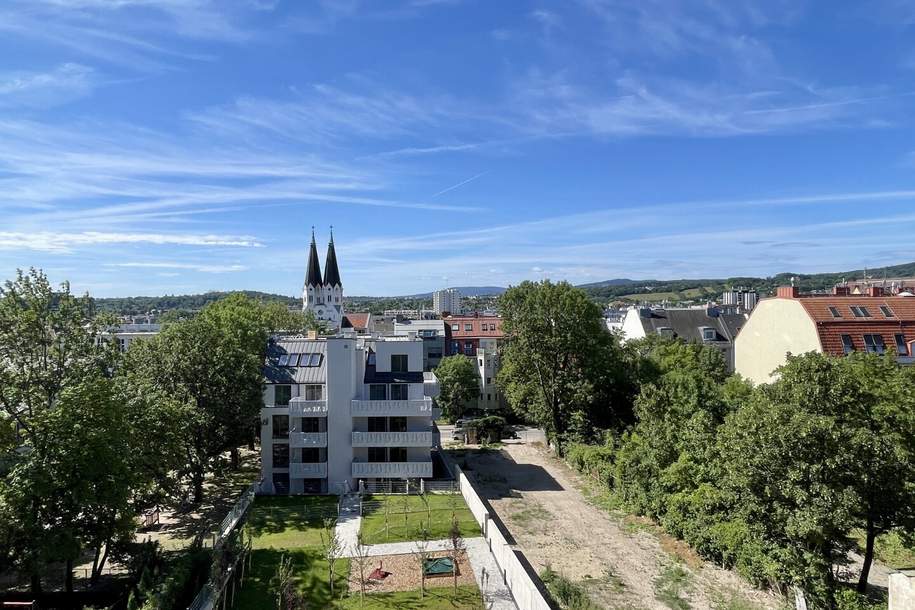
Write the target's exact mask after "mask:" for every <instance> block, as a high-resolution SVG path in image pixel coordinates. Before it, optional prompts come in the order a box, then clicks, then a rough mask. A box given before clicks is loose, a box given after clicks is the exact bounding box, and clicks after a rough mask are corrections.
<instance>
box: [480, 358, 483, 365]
mask: <svg viewBox="0 0 915 610" xmlns="http://www.w3.org/2000/svg"><path fill="white" fill-rule="evenodd" d="M480 366H483V359H482V358H480Z"/></svg>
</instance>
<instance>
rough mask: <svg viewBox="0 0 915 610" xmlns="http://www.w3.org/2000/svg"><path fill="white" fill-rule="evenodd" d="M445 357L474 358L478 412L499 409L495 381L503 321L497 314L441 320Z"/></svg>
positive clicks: (500, 401) (501, 401) (500, 398)
mask: <svg viewBox="0 0 915 610" xmlns="http://www.w3.org/2000/svg"><path fill="white" fill-rule="evenodd" d="M444 322H445V325H446V326H445V332H446V354H447V355H449V356H451V355H454V354H463V355H464V356H467V357H469V358H472V359H473V362H474V365H475V367H476V370H477V374H478V375H479V378H480V397H479V400H478V403H477V407H478V408H479V409H481V410H484V411H488V410H496V409H501V408H502V407H503V406H504V405H505V399H504V397H503V396H502V392H501V391H500V390H499V388H498V386H497V384H496V382H495V380H496V375H497V374H498V372H499V342H500V341H501V340H502V338H503V334H502V318H500V317H499V316H496V315H480V314H474V315H467V316H448V317H446V318H445V319H444Z"/></svg>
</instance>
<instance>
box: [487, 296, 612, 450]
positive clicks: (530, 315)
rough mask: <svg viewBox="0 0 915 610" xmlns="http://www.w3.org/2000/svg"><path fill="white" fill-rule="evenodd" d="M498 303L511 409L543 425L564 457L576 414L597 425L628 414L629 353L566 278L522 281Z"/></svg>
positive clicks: (503, 383) (502, 379)
mask: <svg viewBox="0 0 915 610" xmlns="http://www.w3.org/2000/svg"><path fill="white" fill-rule="evenodd" d="M499 308H500V311H501V313H502V329H503V331H504V333H505V341H504V343H503V347H502V354H501V360H502V367H501V370H500V372H499V375H498V383H499V385H500V387H501V388H502V390H503V392H504V393H505V395H506V397H507V398H508V402H509V404H510V405H511V407H512V409H513V410H515V412H517V413H518V414H520V415H523V416H525V417H527V418H528V419H530V420H531V421H533V422H535V423H536V424H537V425H539V426H541V427H543V429H544V430H545V432H546V434H547V437H548V438H549V439H550V441H551V442H552V443H554V444H555V446H556V449H557V451H558V452H559V453H560V455H562V454H563V453H564V451H565V443H566V442H567V440H568V439H567V432H568V430H569V422H570V421H571V420H572V417H573V415H574V414H575V413H579V414H581V416H583V419H584V420H585V421H586V422H587V424H588V425H589V426H591V427H598V428H605V427H609V426H610V425H611V424H613V423H614V422H619V421H620V420H624V419H628V416H629V414H628V411H629V406H628V397H629V394H630V388H629V387H628V384H627V383H626V381H625V375H624V373H623V357H622V351H621V349H620V347H619V345H618V343H617V340H616V338H615V337H614V336H613V335H611V334H610V333H609V332H607V329H606V326H605V324H604V320H603V313H602V311H601V309H600V307H599V306H598V305H596V304H594V303H593V302H592V301H590V300H589V299H588V297H587V296H586V295H585V293H584V292H582V291H581V290H579V289H577V288H573V287H572V286H571V285H569V284H568V283H567V282H560V283H558V284H553V283H551V282H550V281H543V282H540V283H533V282H523V283H521V284H520V285H518V286H515V287H513V288H509V289H508V290H507V291H506V292H505V293H504V294H503V295H502V296H501V297H500V299H499ZM581 416H580V418H581ZM578 427H579V428H581V426H578Z"/></svg>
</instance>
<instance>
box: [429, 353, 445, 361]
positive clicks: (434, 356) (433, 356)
mask: <svg viewBox="0 0 915 610" xmlns="http://www.w3.org/2000/svg"><path fill="white" fill-rule="evenodd" d="M426 357H427V358H429V360H441V359H442V353H441V352H429V354H428V356H426Z"/></svg>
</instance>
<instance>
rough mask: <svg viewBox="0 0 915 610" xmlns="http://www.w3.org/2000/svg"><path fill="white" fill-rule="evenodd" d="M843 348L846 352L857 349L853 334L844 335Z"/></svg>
mask: <svg viewBox="0 0 915 610" xmlns="http://www.w3.org/2000/svg"><path fill="white" fill-rule="evenodd" d="M842 349H843V350H844V352H845V353H846V354H850V353H852V352H853V351H855V343H854V342H853V341H852V340H851V335H842Z"/></svg>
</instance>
